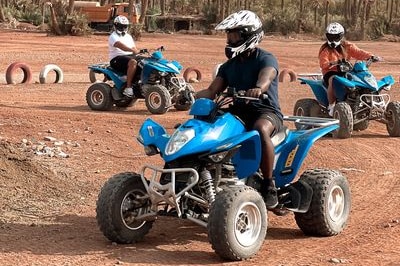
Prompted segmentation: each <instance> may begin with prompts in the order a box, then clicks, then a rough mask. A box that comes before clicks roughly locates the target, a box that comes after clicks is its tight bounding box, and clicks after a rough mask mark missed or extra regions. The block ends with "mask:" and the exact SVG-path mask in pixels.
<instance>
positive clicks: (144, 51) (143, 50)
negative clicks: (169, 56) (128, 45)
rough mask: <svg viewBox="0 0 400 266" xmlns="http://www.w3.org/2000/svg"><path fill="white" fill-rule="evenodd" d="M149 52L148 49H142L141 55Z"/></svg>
mask: <svg viewBox="0 0 400 266" xmlns="http://www.w3.org/2000/svg"><path fill="white" fill-rule="evenodd" d="M148 52H149V51H148V50H147V49H140V51H139V54H147V53H148Z"/></svg>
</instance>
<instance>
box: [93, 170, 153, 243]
mask: <svg viewBox="0 0 400 266" xmlns="http://www.w3.org/2000/svg"><path fill="white" fill-rule="evenodd" d="M146 194H147V191H146V189H145V187H144V185H143V182H142V180H141V177H140V175H139V174H136V173H120V174H116V175H114V176H112V177H111V178H110V179H109V180H108V181H107V182H106V183H105V184H104V185H103V187H102V188H101V191H100V194H99V196H98V200H97V205H96V219H97V223H98V225H99V227H100V230H101V231H102V232H103V234H104V236H106V237H107V238H108V239H109V240H110V241H113V242H116V243H120V244H130V243H135V242H137V241H140V240H142V239H143V237H144V236H145V235H146V234H147V233H148V232H149V231H150V229H151V228H152V226H153V222H154V221H135V218H136V216H137V214H138V213H141V214H143V213H147V212H148V211H149V209H150V207H151V203H150V202H149V199H143V196H145V195H146Z"/></svg>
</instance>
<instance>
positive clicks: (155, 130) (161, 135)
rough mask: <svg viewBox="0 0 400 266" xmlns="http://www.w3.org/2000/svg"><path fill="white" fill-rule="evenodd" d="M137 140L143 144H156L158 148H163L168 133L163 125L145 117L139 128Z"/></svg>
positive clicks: (167, 138)
mask: <svg viewBox="0 0 400 266" xmlns="http://www.w3.org/2000/svg"><path fill="white" fill-rule="evenodd" d="M137 140H138V141H139V142H140V143H141V144H142V145H143V146H152V145H153V146H156V147H157V148H158V149H159V150H164V148H165V146H166V145H167V142H168V140H169V135H168V134H167V131H166V130H165V128H164V127H163V126H161V125H160V124H158V123H157V122H155V121H154V120H152V119H151V118H147V119H146V120H145V121H144V122H143V124H142V126H141V127H140V129H139V135H138V137H137Z"/></svg>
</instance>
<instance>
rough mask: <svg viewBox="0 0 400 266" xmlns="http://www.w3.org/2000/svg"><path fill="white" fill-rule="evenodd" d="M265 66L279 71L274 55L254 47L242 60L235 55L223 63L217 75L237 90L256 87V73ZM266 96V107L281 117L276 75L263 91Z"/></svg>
mask: <svg viewBox="0 0 400 266" xmlns="http://www.w3.org/2000/svg"><path fill="white" fill-rule="evenodd" d="M265 67H273V68H275V69H276V71H277V72H278V73H279V68H278V61H277V60H276V58H275V56H274V55H273V54H271V53H269V52H267V51H265V50H263V49H260V48H255V51H254V52H252V53H251V55H250V56H249V57H247V58H245V59H244V60H241V58H240V56H236V57H234V58H232V59H230V60H228V61H226V62H225V63H224V64H222V65H221V67H220V68H219V70H218V74H217V76H219V77H221V78H222V79H224V81H225V82H226V83H227V86H228V87H233V88H235V89H236V90H237V91H239V90H245V91H246V90H249V89H252V88H255V87H256V84H257V80H258V74H259V72H260V70H261V69H263V68H265ZM265 94H267V95H268V98H266V99H264V100H263V103H264V104H265V105H266V107H267V108H268V109H270V110H271V111H273V112H274V113H275V114H277V115H278V116H280V117H282V113H281V108H280V105H279V97H278V75H276V77H275V79H274V80H273V81H272V83H271V84H270V86H269V88H268V90H267V91H266V92H265Z"/></svg>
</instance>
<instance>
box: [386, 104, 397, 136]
mask: <svg viewBox="0 0 400 266" xmlns="http://www.w3.org/2000/svg"><path fill="white" fill-rule="evenodd" d="M385 117H386V120H387V124H386V129H387V131H388V133H389V136H391V137H400V102H390V103H389V104H388V105H387V107H386V112H385Z"/></svg>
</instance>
